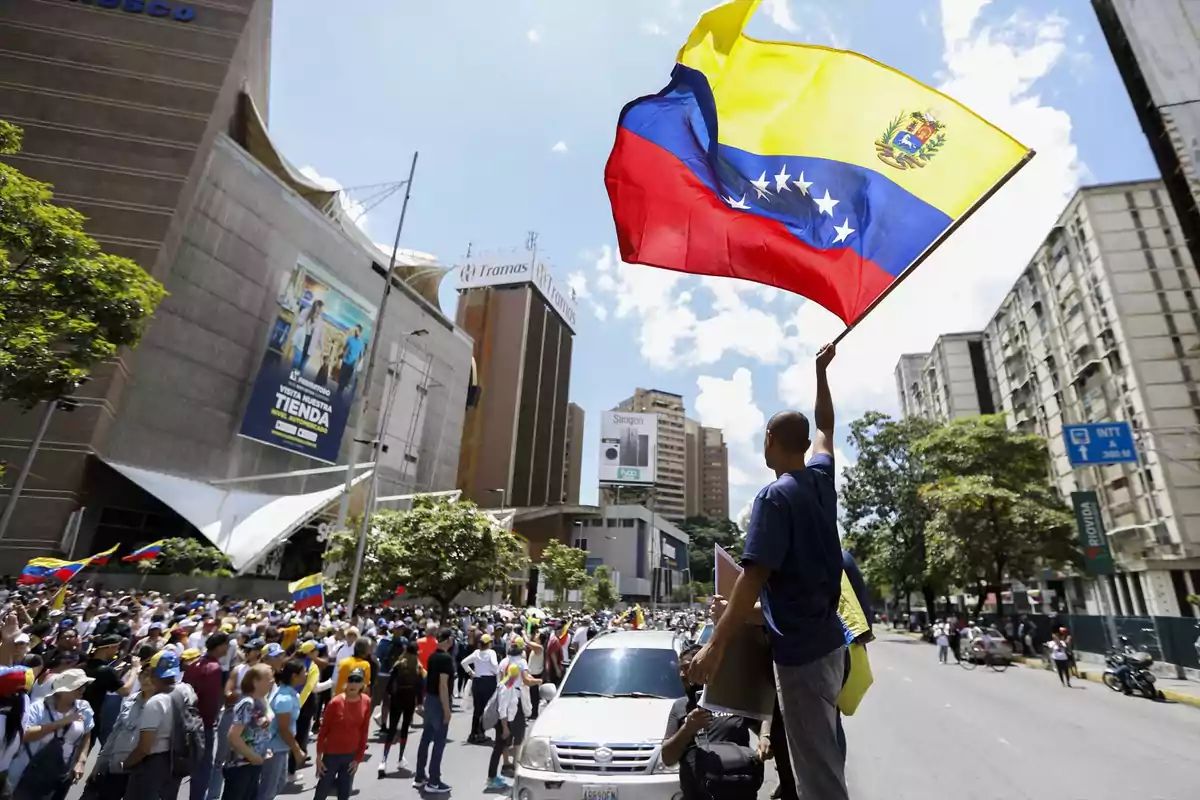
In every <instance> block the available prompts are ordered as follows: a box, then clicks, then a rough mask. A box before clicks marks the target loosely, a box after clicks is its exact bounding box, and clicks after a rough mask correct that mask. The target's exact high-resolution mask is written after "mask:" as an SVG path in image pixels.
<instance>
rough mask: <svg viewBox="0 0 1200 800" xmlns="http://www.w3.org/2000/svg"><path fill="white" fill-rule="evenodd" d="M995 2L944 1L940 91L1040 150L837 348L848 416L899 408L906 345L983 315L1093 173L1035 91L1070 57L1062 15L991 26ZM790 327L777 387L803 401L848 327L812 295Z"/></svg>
mask: <svg viewBox="0 0 1200 800" xmlns="http://www.w3.org/2000/svg"><path fill="white" fill-rule="evenodd" d="M990 2H991V0H942V2H941V9H942V14H941V25H942V36H943V43H944V56H943V57H944V61H945V66H946V69H945V72H944V75H943V76H942V80H941V83H940V84H939V86H938V88H939V89H940V90H942V91H944V92H946V93H947V94H948V95H950V96H951V97H954V98H955V99H957V100H959V101H960V102H962V103H964V104H965V105H967V106H968V107H970V108H972V109H973V110H975V111H977V112H979V113H980V114H982V115H983V116H984V117H986V118H987V119H989V120H990V121H992V122H994V123H995V124H997V125H999V126H1000V127H1002V128H1004V129H1005V130H1007V131H1009V132H1010V133H1011V134H1013V135H1014V136H1016V137H1017V138H1018V139H1019V140H1021V141H1022V142H1024V143H1025V144H1027V145H1029V146H1030V147H1033V148H1034V149H1035V150H1037V152H1038V155H1037V157H1036V158H1034V159H1033V161H1032V162H1031V163H1030V165H1029V166H1027V167H1026V168H1025V169H1024V170H1023V171H1022V172H1021V173H1020V174H1019V175H1017V177H1016V178H1014V179H1013V180H1012V181H1010V182H1009V184H1008V185H1007V186H1005V187H1004V188H1003V189H1001V190H1000V191H999V192H998V193H997V194H996V196H995V197H993V198H992V199H991V200H990V201H988V203H987V204H986V205H985V206H983V208H982V209H981V210H980V211H979V212H978V213H976V214H975V216H974V217H972V218H971V219H970V220H969V221H968V222H967V223H966V224H964V225H963V226H962V228H961V229H959V231H958V232H957V233H955V234H954V236H952V237H951V238H950V240H949V241H948V242H947V243H946V244H945V245H943V246H942V247H941V248H940V249H939V250H938V251H937V253H935V254H934V255H933V256H932V257H931V258H930V259H929V261H928V262H927V263H926V264H924V265H923V266H922V267H921V268H920V269H919V270H917V271H916V272H915V273H914V274H913V275H912V276H911V277H910V278H908V279H907V280H906V281H905V282H904V284H902V285H901V286H900V287H899V288H898V289H896V291H895V292H893V293H892V295H891V296H889V297H888V299H887V300H886V301H885V302H884V303H883V304H882V305H880V307H879V308H878V309H877V310H875V311H873V312H872V313H871V314H870V315H869V316H868V317H867V318H866V319H865V320H864V321H863V322H862V323H861V324H860V325H859V326H858V328H856V329H855V330H854V331H853V332H851V333H850V334H849V335H848V336H847V338H846V340H845V341H844V342H843V343H842V344H841V345H839V348H838V356H837V359H836V360H835V361H834V362H833V365H832V366H831V368H830V382H831V384H832V387H833V390H834V400H835V403H836V404H837V406H838V412H839V414H840V415H841V416H840V418H841V419H843V420H847V419H850V418H851V417H852V416H855V415H857V413H859V412H861V411H862V410H864V409H866V408H870V407H881V408H883V409H884V410H894V408H895V405H896V396H895V395H896V393H895V388H894V386H893V379H892V375H893V370H894V368H895V365H896V361H897V360H898V359H899V357H900V354H901V353H906V352H921V351H924V350H928V349H929V348H930V346H932V344H933V342H934V340H935V339H936V338H937V336H938V335H939V334H942V333H950V332H955V331H963V330H978V329H980V328H982V327H983V326H984V325H985V324H986V323H987V321H988V319H989V318H990V317H991V315H992V314H993V313H994V312H995V310H996V308H997V306H998V305H999V302H1000V300H1001V299H1002V297H1003V295H1004V293H1005V292H1006V291H1007V290H1008V289H1009V288H1011V286H1012V283H1013V281H1014V280H1016V278H1017V276H1018V275H1019V274H1020V272H1021V270H1023V269H1024V268H1025V266H1026V265H1027V264H1028V262H1029V258H1030V257H1031V256H1032V255H1033V253H1034V251H1035V250H1036V249H1037V247H1038V246H1039V245H1040V244H1041V242H1042V240H1043V239H1044V237H1045V236H1046V234H1047V233H1048V232H1049V230H1050V227H1051V226H1052V225H1053V224H1054V221H1055V220H1056V218H1057V217H1058V215H1059V213H1060V212H1061V211H1062V208H1063V206H1064V205H1065V204H1066V201H1067V200H1068V199H1069V198H1070V196H1071V194H1072V193H1073V192H1074V191H1075V189H1076V187H1077V186H1078V185H1079V183H1080V181H1081V179H1082V178H1083V177H1084V176H1085V175H1086V168H1085V167H1084V165H1083V164H1082V163H1081V162H1080V160H1079V154H1078V151H1077V149H1076V146H1075V144H1074V142H1073V141H1072V138H1071V135H1072V127H1071V118H1070V116H1068V115H1067V113H1066V112H1065V111H1063V110H1061V109H1058V108H1055V107H1053V106H1052V105H1050V104H1049V103H1047V102H1045V101H1044V100H1043V98H1042V97H1041V96H1040V95H1039V94H1038V93H1037V90H1036V85H1037V82H1038V81H1039V80H1040V79H1042V78H1044V77H1045V76H1046V75H1048V74H1049V73H1050V72H1051V71H1052V70H1053V69H1055V68H1056V67H1058V66H1060V64H1061V63H1062V60H1063V57H1064V51H1065V45H1064V42H1065V37H1066V33H1067V31H1066V22H1065V21H1064V20H1063V19H1062V17H1060V16H1058V15H1057V14H1054V13H1047V14H1045V15H1043V16H1041V17H1038V18H1029V17H1026V16H1019V15H1018V16H1013V17H1010V18H1008V19H1007V20H1006V21H1005V22H1004V23H1003V24H1001V25H1000V26H998V27H990V26H986V25H983V24H982V21H981V14H982V12H983V10H984V8H985V7H986V6H988V5H989V4H990ZM791 326H792V327H794V330H795V338H794V339H790V340H789V342H791V343H792V346H793V352H794V355H795V357H796V363H794V364H793V365H792V366H790V367H789V368H788V369H786V370H784V371H783V372H782V373H781V374H780V378H779V393H780V397H781V398H782V399H783V400H784V401H785V402H786V403H788V404H790V405H795V406H800V407H803V408H807V407H809V406H810V405H811V403H812V391H813V382H812V370H813V366H812V359H811V356H812V355H813V354H815V352H816V348H817V347H819V346H820V345H821V344H822V343H823V342H824V341H828V340H829V339H831V338H832V337H833V336H835V335H836V334H837V332H838V331H840V330H841V328H842V325H841V323H840V322H839V321H837V320H836V319H835V318H834V317H833V316H832V315H831V314H829V313H828V312H826V311H824V310H823V309H821V308H820V307H818V306H817V305H816V304H814V303H809V304H806V305H804V306H802V307H801V308H800V309H799V311H798V312H796V314H795V315H794V316H793V318H792V320H791ZM789 330H791V328H789Z"/></svg>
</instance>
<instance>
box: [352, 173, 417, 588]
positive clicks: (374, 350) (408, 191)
mask: <svg viewBox="0 0 1200 800" xmlns="http://www.w3.org/2000/svg"><path fill="white" fill-rule="evenodd" d="M418 155H420V154H419V153H413V158H412V166H411V167H409V170H408V183H406V184H405V186H404V204H403V205H402V206H401V207H400V222H399V224H397V225H396V239H395V241H394V242H393V244H392V260H391V263H390V264H389V265H388V271H387V275H385V276H384V279H383V296H382V297H381V298H380V299H379V310H378V311H377V312H375V335H374V336H373V337H371V347H370V348H369V349H368V351H367V371H366V372H365V373H364V374H363V392H362V397H361V398H360V399H359V406H358V421H357V422H355V423H354V436H353V437H351V439H350V459H349V460H348V461H347V462H346V486H345V491H344V492H343V493H342V497H341V500H340V501H339V503H338V513H337V521H336V522H335V523H334V527H335V528H336V529H337V530H339V531H340V530H345V528H346V515H347V514H348V513H349V512H350V488H351V486H352V485H353V483H354V465H355V464H357V463H358V458H359V456H358V453H359V444H360V442H359V440H360V439H362V437H363V434H364V433H365V430H364V429H365V427H366V423H367V409H368V408H369V407H370V404H371V378H372V377H373V375H374V372H375V356H376V355H377V354H378V352H379V340H380V339H382V338H383V315H384V312H385V311H386V310H387V302H388V296H389V295H391V293H392V273H393V272H394V271H395V269H396V254H397V251H399V249H400V233H401V232H402V231H403V230H404V217H405V214H406V213H407V212H408V199H409V197H411V196H412V182H413V175H415V174H416V172H417V156H418ZM360 552H361V548H360ZM354 582H355V584H356V585H357V583H358V574H357V571H356V572H355V578H354Z"/></svg>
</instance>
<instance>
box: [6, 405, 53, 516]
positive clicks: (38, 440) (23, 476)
mask: <svg viewBox="0 0 1200 800" xmlns="http://www.w3.org/2000/svg"><path fill="white" fill-rule="evenodd" d="M56 408H58V401H57V400H51V401H49V402H48V403H46V411H45V412H44V413H43V414H42V421H41V424H39V425H38V429H37V433H35V434H34V435H33V441H32V442H30V443H29V452H28V453H26V454H25V463H23V464H21V471H20V472H18V473H17V480H16V482H15V483H13V486H12V490H11V491H9V493H8V500H7V502H5V504H4V514H3V515H0V538H3V537H4V533H5V531H7V530H8V523H9V522H10V521H11V520H12V517H13V513H14V512H15V511H16V510H17V500H19V499H20V498H21V490H22V489H24V488H25V481H26V480H27V479H28V478H29V472H30V470H32V469H33V461H34V459H36V458H37V453H38V448H40V447H41V446H42V439H44V438H45V436H46V431H47V430H48V429H49V428H50V418H51V417H53V416H54V409H56Z"/></svg>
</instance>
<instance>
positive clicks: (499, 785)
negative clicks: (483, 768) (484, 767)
mask: <svg viewBox="0 0 1200 800" xmlns="http://www.w3.org/2000/svg"><path fill="white" fill-rule="evenodd" d="M507 788H508V781H506V780H504V778H501V777H500V776H499V775H497V776H496V777H494V778H491V779H489V780H488V782H487V786H486V787H485V789H484V791H488V792H491V791H496V790H498V789H507Z"/></svg>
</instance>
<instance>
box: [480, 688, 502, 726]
mask: <svg viewBox="0 0 1200 800" xmlns="http://www.w3.org/2000/svg"><path fill="white" fill-rule="evenodd" d="M480 724H482V725H483V729H484V730H485V731H490V730H491V729H492V728H495V727H496V726H497V725H499V724H500V686H497V687H496V691H494V692H492V696H491V697H489V698H488V701H487V705H485V706H484V707H483V716H482V717H480Z"/></svg>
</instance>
